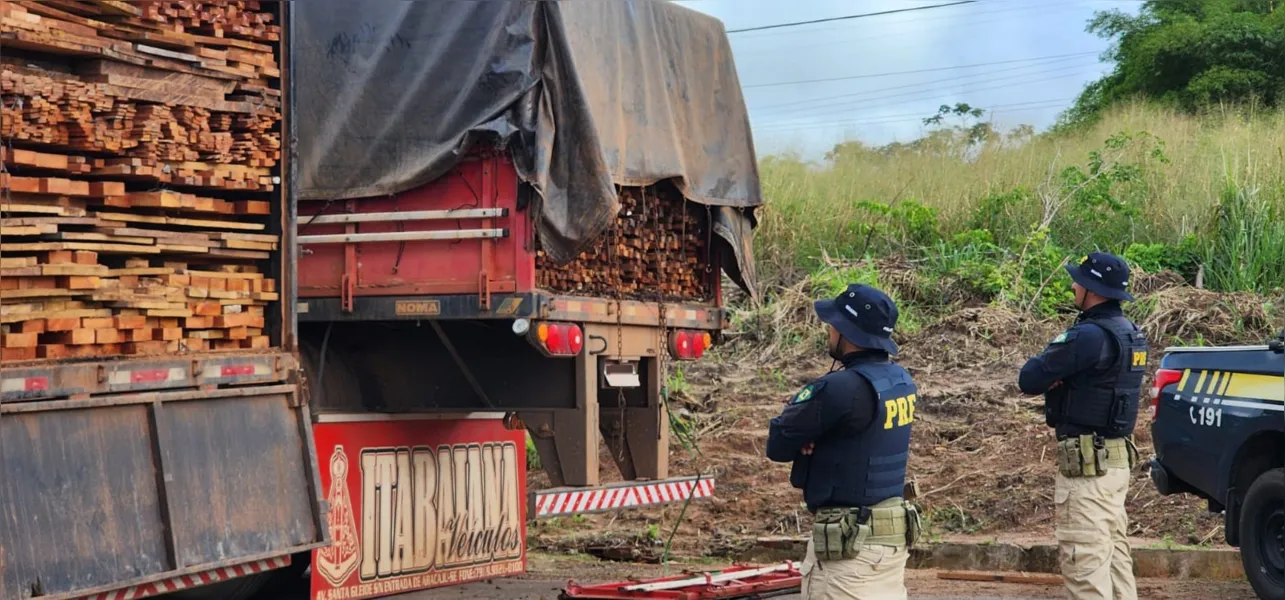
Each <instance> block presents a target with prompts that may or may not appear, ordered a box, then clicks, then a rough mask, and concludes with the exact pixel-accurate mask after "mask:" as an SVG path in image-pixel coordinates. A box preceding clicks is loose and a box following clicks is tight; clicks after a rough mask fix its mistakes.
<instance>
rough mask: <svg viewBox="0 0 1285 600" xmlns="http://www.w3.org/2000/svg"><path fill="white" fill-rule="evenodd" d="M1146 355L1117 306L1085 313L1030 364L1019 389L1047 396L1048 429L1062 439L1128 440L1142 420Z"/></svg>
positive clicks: (1140, 339) (1101, 306) (1112, 304)
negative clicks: (1139, 413)
mask: <svg viewBox="0 0 1285 600" xmlns="http://www.w3.org/2000/svg"><path fill="white" fill-rule="evenodd" d="M1146 350H1147V348H1146V341H1145V339H1144V338H1143V336H1142V334H1141V333H1140V332H1138V331H1137V328H1136V327H1134V326H1133V324H1132V323H1130V322H1129V321H1128V320H1127V319H1126V318H1125V316H1124V310H1123V309H1122V308H1121V307H1120V303H1119V302H1118V301H1115V300H1112V301H1109V302H1105V303H1103V304H1099V305H1097V306H1095V307H1093V308H1091V309H1089V310H1087V311H1084V312H1082V313H1080V315H1079V317H1078V318H1077V319H1076V324H1075V325H1074V326H1072V327H1071V328H1070V329H1068V330H1067V331H1066V332H1064V333H1062V334H1061V335H1059V336H1057V337H1056V338H1054V339H1053V342H1052V343H1050V344H1049V345H1048V347H1047V348H1046V349H1045V350H1044V353H1043V354H1040V355H1039V356H1036V357H1034V358H1031V359H1030V360H1028V361H1027V362H1026V365H1024V366H1023V367H1022V371H1021V373H1020V374H1019V375H1018V378H1017V384H1018V387H1020V388H1021V390H1022V392H1023V393H1026V394H1032V395H1035V394H1044V395H1045V398H1046V400H1045V401H1046V407H1045V414H1046V417H1047V421H1048V425H1049V426H1050V427H1053V428H1054V429H1055V431H1056V434H1057V436H1058V437H1059V438H1062V437H1067V436H1078V435H1089V434H1097V435H1100V436H1104V437H1120V436H1124V435H1128V434H1131V433H1133V426H1134V423H1135V421H1136V418H1137V405H1138V404H1137V402H1138V395H1139V393H1140V391H1141V390H1140V388H1141V383H1142V373H1143V372H1144V371H1145V368H1146V367H1145V360H1146ZM1122 353H1124V355H1123V356H1122ZM1136 353H1141V354H1140V355H1137V354H1136ZM1135 356H1140V358H1141V361H1140V363H1139V362H1137V361H1135V360H1134V358H1135ZM1055 383H1057V384H1060V385H1059V386H1058V387H1056V388H1054V387H1053V385H1054V384H1055Z"/></svg>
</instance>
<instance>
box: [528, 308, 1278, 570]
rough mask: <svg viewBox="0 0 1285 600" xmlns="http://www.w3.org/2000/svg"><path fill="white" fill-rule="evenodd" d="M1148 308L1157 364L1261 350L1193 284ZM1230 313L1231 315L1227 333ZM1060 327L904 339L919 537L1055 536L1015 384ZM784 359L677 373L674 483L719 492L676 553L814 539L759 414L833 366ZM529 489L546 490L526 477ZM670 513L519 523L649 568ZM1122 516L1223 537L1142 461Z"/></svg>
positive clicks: (560, 544)
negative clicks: (1222, 350)
mask: <svg viewBox="0 0 1285 600" xmlns="http://www.w3.org/2000/svg"><path fill="white" fill-rule="evenodd" d="M1148 299H1149V301H1151V302H1154V303H1155V304H1154V306H1155V309H1154V310H1153V312H1152V313H1151V316H1150V317H1149V318H1148V320H1147V322H1146V323H1144V328H1145V329H1147V330H1148V337H1149V338H1150V339H1151V340H1152V346H1153V356H1155V355H1154V353H1158V352H1159V350H1160V349H1162V348H1163V347H1164V346H1166V345H1169V344H1170V343H1172V341H1173V340H1174V339H1175V338H1176V337H1178V336H1179V335H1186V336H1190V335H1192V334H1193V333H1194V334H1198V335H1200V336H1202V337H1203V338H1204V339H1205V340H1207V342H1208V343H1213V344H1218V343H1231V342H1234V341H1239V342H1240V343H1256V342H1258V341H1260V340H1259V339H1245V338H1244V336H1247V335H1257V333H1245V332H1246V331H1247V329H1249V328H1250V326H1252V325H1254V324H1253V323H1249V322H1248V321H1245V320H1244V319H1246V317H1245V316H1244V315H1245V314H1246V313H1244V312H1240V313H1238V314H1239V315H1240V316H1238V317H1229V316H1228V314H1229V313H1233V312H1234V311H1236V310H1237V309H1236V308H1235V307H1234V306H1231V304H1234V303H1235V302H1236V300H1237V299H1234V298H1233V299H1232V300H1231V301H1230V302H1229V301H1228V299H1227V298H1226V297H1221V298H1220V297H1217V296H1215V295H1211V294H1209V293H1207V292H1203V291H1200V290H1191V289H1190V288H1186V289H1177V290H1173V289H1162V290H1160V291H1159V292H1157V293H1154V294H1151V295H1149V296H1148ZM1246 305H1252V303H1247V304H1246ZM1183 311H1186V312H1183ZM1193 311H1194V312H1193ZM1232 319H1240V321H1236V322H1237V323H1239V325H1234V324H1233V323H1232V322H1231V320H1232ZM1224 321H1227V322H1224ZM1068 323H1069V318H1068V319H1067V320H1066V321H1065V322H1061V323H1059V322H1041V321H1034V320H1030V319H1023V318H1019V317H1017V316H1015V315H1014V314H1012V313H1008V312H1006V311H1004V310H1002V309H997V308H991V307H977V308H964V309H960V310H958V311H955V312H953V313H952V314H950V315H949V316H948V317H946V318H944V319H940V320H938V321H936V322H934V323H933V324H931V325H927V326H925V327H924V328H923V329H922V330H921V331H919V332H918V333H916V334H915V335H913V336H911V337H909V338H907V339H903V340H901V342H902V353H901V355H900V359H899V360H900V363H901V364H902V365H903V366H905V367H907V368H908V369H909V370H910V372H911V373H912V375H913V376H914V377H915V379H916V381H917V383H918V385H919V388H920V399H919V402H918V403H917V405H916V420H915V423H914V430H913V442H912V458H911V460H910V474H911V476H912V477H913V478H914V479H916V480H917V481H918V484H919V489H920V499H919V501H920V503H921V505H922V506H923V507H924V509H925V513H926V520H927V522H928V524H929V538H930V540H945V539H960V538H967V539H971V540H976V541H987V540H990V541H1013V542H1035V541H1042V542H1046V543H1047V542H1048V541H1049V540H1051V539H1052V534H1053V476H1054V473H1055V468H1054V464H1053V459H1052V452H1053V447H1054V446H1053V443H1054V439H1053V436H1052V435H1051V432H1050V430H1049V429H1048V428H1047V427H1046V426H1045V425H1044V422H1043V415H1042V412H1041V411H1042V399H1041V398H1031V397H1025V396H1023V395H1022V394H1021V393H1020V392H1019V391H1018V389H1017V386H1016V378H1017V371H1018V369H1019V368H1020V366H1021V364H1022V363H1023V362H1024V361H1025V360H1026V358H1027V357H1028V356H1030V355H1033V354H1036V353H1038V352H1039V351H1040V350H1041V349H1042V348H1043V347H1044V345H1045V344H1046V343H1047V341H1048V340H1051V339H1052V338H1053V337H1054V336H1056V335H1057V333H1059V332H1060V331H1061V330H1062V329H1063V328H1065V327H1066V326H1067V324H1068ZM1201 324H1204V327H1202V326H1201ZM1205 327H1209V328H1212V329H1208V330H1206V329H1205ZM1197 328H1199V329H1197ZM1238 332H1239V333H1238ZM1235 336H1240V338H1239V339H1238V340H1237V338H1236V337H1235ZM1262 339H1266V337H1263V338H1262ZM780 354H783V353H778V356H776V357H774V358H773V359H770V360H766V361H764V360H755V358H757V357H756V356H753V355H752V353H749V352H746V351H745V350H744V348H738V347H737V345H736V344H735V343H734V344H732V346H731V347H730V348H728V349H727V350H726V351H725V352H724V353H723V354H721V355H720V356H714V357H706V359H705V360H703V361H701V362H698V363H689V364H686V365H683V367H682V373H681V377H678V378H676V379H677V381H679V382H680V383H679V384H678V385H675V386H674V393H673V396H672V397H671V402H670V405H671V412H672V413H674V414H677V415H681V416H683V418H685V420H686V421H687V423H688V428H689V429H690V431H691V432H692V434H693V439H694V440H695V447H693V448H687V447H684V446H683V445H682V444H681V443H680V441H678V440H675V441H674V442H673V443H672V444H671V453H670V461H671V475H675V476H677V475H693V474H697V473H701V474H705V475H712V476H714V477H715V479H716V482H717V490H716V493H715V496H716V497H715V498H713V499H711V500H707V501H700V502H694V503H692V505H691V506H690V507H689V508H688V509H687V511H686V514H685V515H684V517H683V519H682V520H681V523H680V524H679V527H678V533H677V535H675V536H674V541H673V546H672V548H671V552H672V553H673V554H677V555H686V556H702V557H729V556H735V555H736V553H737V551H738V550H741V549H743V548H745V547H747V546H748V545H750V544H752V543H753V542H754V540H755V539H756V538H760V537H768V536H780V535H798V534H802V533H804V532H806V531H809V530H810V527H811V525H810V523H809V521H808V515H807V512H806V511H805V510H803V509H802V508H801V506H800V502H801V496H800V494H799V492H798V491H797V490H795V489H793V488H791V487H790V485H789V483H788V475H789V466H788V465H786V464H778V463H772V462H770V461H768V460H767V459H766V458H765V457H764V454H763V449H764V443H765V441H766V438H767V433H768V422H769V420H770V419H771V418H772V417H773V416H775V415H777V414H779V413H780V410H781V408H782V405H783V402H784V401H785V400H786V399H788V398H789V397H791V396H792V395H793V394H794V393H795V392H796V391H797V390H798V389H799V388H800V387H802V386H803V385H804V384H806V383H807V382H808V381H810V380H812V379H814V378H816V377H818V376H820V375H822V374H824V373H825V372H826V371H827V370H828V369H829V368H830V366H831V361H830V359H829V358H828V357H825V356H824V353H823V352H822V351H821V350H820V349H816V350H815V351H811V349H810V348H805V349H804V351H799V352H796V353H794V354H793V355H780ZM1156 358H1158V356H1156ZM1155 362H1156V360H1154V359H1153V361H1152V363H1153V365H1152V367H1153V368H1154V363H1155ZM671 368H672V367H671ZM1145 385H1147V386H1149V385H1150V380H1149V379H1148V381H1147V382H1146V383H1145ZM1140 413H1141V414H1140V415H1139V420H1138V427H1137V430H1136V441H1137V444H1138V447H1139V450H1140V451H1141V454H1142V458H1143V464H1144V465H1145V462H1146V460H1147V459H1148V458H1149V457H1150V456H1151V455H1152V449H1151V439H1150V432H1149V419H1148V417H1147V415H1146V407H1145V405H1144V406H1141V407H1140ZM602 465H603V480H604V481H612V480H617V479H618V478H619V475H618V472H617V471H616V469H615V467H614V465H613V464H612V460H611V458H610V456H609V454H608V453H607V451H606V450H604V451H603V455H602ZM529 484H530V486H531V487H532V488H533V489H538V488H541V487H545V486H547V485H548V483H547V479H546V478H545V476H544V475H543V473H540V472H537V471H533V472H532V474H531V478H530V481H529ZM681 511H682V507H681V505H671V506H667V507H662V508H657V509H653V510H631V511H621V512H618V513H605V514H598V515H585V516H576V517H573V518H562V519H551V520H546V521H541V522H539V523H537V524H535V525H533V526H532V527H530V528H529V541H530V547H531V548H532V549H539V550H545V551H549V552H556V553H566V552H588V553H591V554H596V555H607V556H612V557H615V558H620V559H632V560H644V561H646V560H656V559H658V558H659V556H660V555H661V554H662V553H663V550H662V547H663V546H664V542H665V540H666V539H667V538H668V537H669V535H670V533H671V530H672V529H673V528H674V525H675V523H676V522H679V519H678V517H679V514H680V512H681ZM1128 511H1129V515H1130V519H1131V528H1130V535H1131V536H1133V537H1134V538H1135V543H1137V544H1142V545H1156V546H1169V545H1209V546H1217V545H1220V544H1222V543H1223V541H1224V539H1223V534H1222V516H1221V515H1214V514H1209V513H1208V512H1207V510H1206V508H1205V505H1204V502H1202V501H1199V500H1197V499H1195V498H1193V497H1190V496H1170V497H1161V496H1159V495H1158V494H1157V493H1156V491H1155V488H1154V487H1153V486H1152V484H1151V482H1150V479H1149V478H1148V473H1147V471H1146V468H1145V466H1140V467H1139V468H1137V469H1136V470H1135V472H1134V474H1133V482H1132V484H1131V485H1130V493H1129V500H1128Z"/></svg>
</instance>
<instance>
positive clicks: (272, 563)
mask: <svg viewBox="0 0 1285 600" xmlns="http://www.w3.org/2000/svg"><path fill="white" fill-rule="evenodd" d="M289 565H290V557H289V556H279V557H277V558H270V559H268V560H256V561H254V562H248V563H245V564H241V565H235V566H231V567H224V568H222V569H210V570H208V571H201V572H200V573H193V574H191V575H179V576H178V577H171V578H169V579H162V580H160V581H155V582H152V583H144V584H141V585H135V586H130V587H127V588H122V589H119V590H114V591H111V592H103V593H100V594H93V595H90V596H82V597H80V598H77V600H137V599H138V598H150V597H153V596H159V595H161V594H168V593H171V592H177V591H179V590H186V589H189V588H194V587H198V586H202V585H209V584H211V583H218V582H220V581H226V580H228V579H236V578H237V577H245V576H247V575H254V574H255V573H263V572H264V571H271V570H273V569H280V568H283V567H287V566H289Z"/></svg>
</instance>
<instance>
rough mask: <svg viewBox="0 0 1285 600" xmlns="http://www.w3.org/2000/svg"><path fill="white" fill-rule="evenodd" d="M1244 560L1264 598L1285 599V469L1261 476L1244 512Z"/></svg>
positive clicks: (1247, 500)
mask: <svg viewBox="0 0 1285 600" xmlns="http://www.w3.org/2000/svg"><path fill="white" fill-rule="evenodd" d="M1240 559H1241V561H1242V562H1243V563H1244V565H1245V576H1246V577H1248V578H1249V583H1250V585H1252V586H1254V591H1255V592H1256V593H1257V594H1258V597H1259V598H1261V599H1262V600H1285V469H1272V470H1270V471H1267V472H1266V473H1263V474H1262V475H1259V476H1258V479H1256V480H1255V481H1254V484H1253V485H1251V486H1249V492H1248V493H1246V494H1245V503H1244V504H1243V505H1241V513H1240Z"/></svg>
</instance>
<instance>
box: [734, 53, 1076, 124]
mask: <svg viewBox="0 0 1285 600" xmlns="http://www.w3.org/2000/svg"><path fill="white" fill-rule="evenodd" d="M1065 60H1067V59H1059V60H1056V61H1050V62H1063V61H1065ZM1094 64H1096V63H1094ZM1035 66H1046V65H1020V66H1017V67H1006V68H1003V69H995V70H992V71H986V72H982V73H971V74H968V75H957V76H954V77H946V78H943V79H934V80H932V81H920V82H916V83H910V84H905V85H897V86H891V87H884V88H878V89H873V90H865V91H861V92H854V93H851V94H839V95H836V96H824V97H820V98H811V99H803V100H794V101H790V102H783V103H780V104H773V105H769V106H762V107H758V108H753V107H751V108H750V113H751V114H758V115H762V114H764V112H767V114H789V113H795V112H800V111H814V110H820V109H826V108H832V107H846V106H852V105H853V104H854V103H855V104H861V103H864V102H868V101H871V100H878V99H882V98H898V97H904V96H907V95H912V96H913V95H915V94H919V93H922V92H926V91H928V92H931V91H933V89H932V88H933V87H935V86H937V85H938V84H942V83H951V82H955V81H959V80H965V79H969V78H973V77H977V76H979V75H994V74H996V73H1004V72H1007V71H1018V70H1022V69H1029V68H1031V67H1035ZM1087 66H1092V65H1086V64H1080V65H1067V66H1062V67H1058V68H1054V69H1043V70H1039V71H1032V72H1027V73H1017V74H1015V75H1006V76H1004V77H995V78H989V79H985V80H979V81H975V82H969V83H964V84H963V85H965V86H967V85H972V84H988V83H994V82H997V81H1005V80H1008V79H1014V78H1022V77H1029V76H1031V75H1042V74H1048V73H1057V72H1061V71H1066V70H1068V69H1083V68H1084V67H1087ZM925 86H928V87H929V88H930V89H926V90H924V89H920V90H915V91H911V92H907V93H903V94H894V95H892V96H879V97H877V98H863V97H864V96H870V95H872V94H882V93H884V92H891V91H895V90H904V89H911V88H922V87H925ZM841 99H850V100H851V101H847V102H838V103H835V102H827V101H829V100H841ZM816 102H823V104H818V105H815V106H805V105H808V104H812V103H816ZM772 109H783V110H772Z"/></svg>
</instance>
